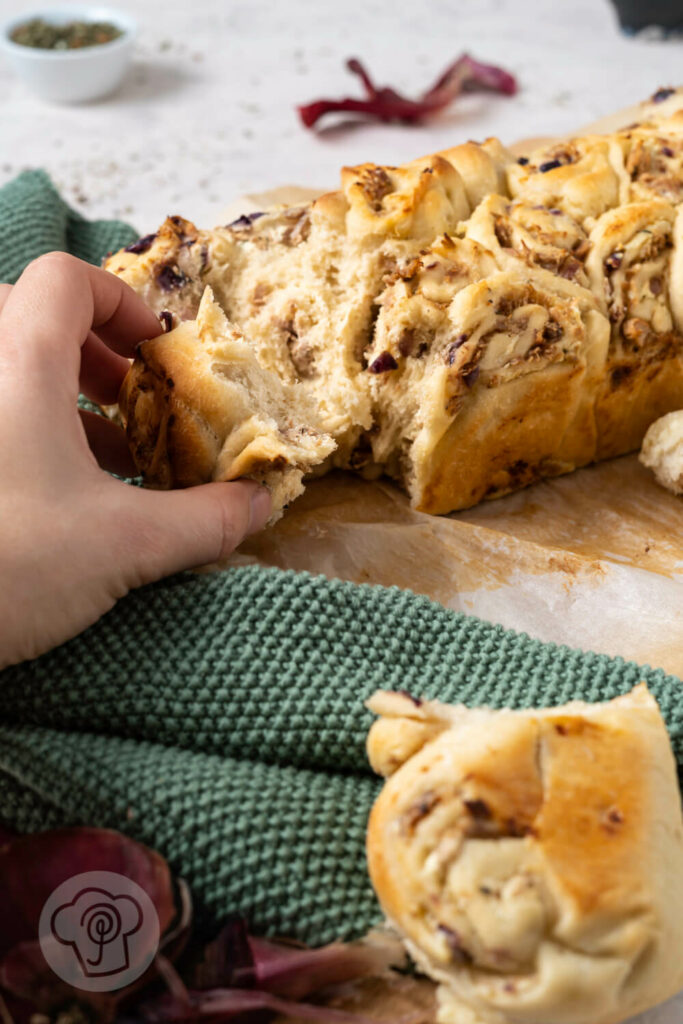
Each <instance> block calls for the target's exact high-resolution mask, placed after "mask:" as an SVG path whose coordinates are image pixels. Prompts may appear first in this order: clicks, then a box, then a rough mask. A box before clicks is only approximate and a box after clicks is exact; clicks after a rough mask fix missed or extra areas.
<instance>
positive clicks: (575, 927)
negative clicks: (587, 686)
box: [367, 684, 683, 1024]
mask: <svg viewBox="0 0 683 1024" xmlns="http://www.w3.org/2000/svg"><path fill="white" fill-rule="evenodd" d="M368 707H369V708H370V710H371V711H374V712H375V713H376V714H378V715H380V716H381V717H380V718H379V720H378V721H377V722H375V724H374V725H373V726H372V728H371V730H370V734H369V737H368V752H369V756H370V760H371V763H372V765H373V767H374V768H375V769H376V770H377V771H378V772H380V773H381V774H383V775H386V776H388V780H387V782H386V783H385V785H384V788H383V790H382V792H381V793H380V796H379V797H378V799H377V801H376V803H375V805H374V807H373V810H372V813H371V816H370V821H369V826H368V836H367V850H368V864H369V870H370V877H371V880H372V883H373V885H374V888H375V891H376V893H377V896H378V899H379V901H380V903H381V905H382V908H383V910H384V912H385V914H386V915H387V917H388V919H389V921H390V923H391V924H392V925H393V926H394V927H395V928H396V929H397V930H398V932H399V933H400V934H401V936H402V937H403V939H404V942H405V944H406V947H407V949H408V951H409V952H410V954H411V955H412V956H413V958H414V959H415V960H416V962H417V964H418V966H419V967H420V968H421V969H422V970H423V971H424V972H425V973H427V974H428V975H430V976H431V977H432V978H434V980H436V981H437V982H438V983H439V992H438V1002H439V1012H438V1018H437V1019H438V1021H439V1022H440V1024H464V1022H466V1024H617V1022H620V1021H623V1020H625V1019H626V1018H627V1017H630V1016H631V1015H632V1014H636V1013H640V1012H642V1011H644V1010H646V1009H648V1008H650V1007H652V1006H654V1005H656V1004H657V1003H660V1002H662V1001H664V1000H665V999H667V998H668V997H669V996H672V995H674V994H675V993H676V992H677V991H678V990H679V989H680V988H681V987H682V986H683V958H681V956H680V950H681V947H682V944H683V819H682V817H681V797H680V792H679V789H678V783H677V777H676V763H675V760H674V757H673V753H672V750H671V745H670V742H669V738H668V735H667V731H666V727H665V725H664V721H663V719H662V717H661V714H660V712H659V708H658V706H657V703H656V701H655V700H654V698H653V697H652V696H651V695H650V693H649V692H648V690H647V688H646V686H645V685H644V684H641V685H639V686H637V687H636V688H635V689H634V690H633V691H632V692H631V693H630V694H627V695H625V696H623V697H619V698H617V699H615V700H612V701H609V702H608V703H604V704H585V703H583V702H580V701H575V702H572V703H570V704H567V705H564V706H562V707H556V708H548V709H545V710H534V709H531V710H524V711H510V710H507V709H504V710H500V711H492V710H489V709H486V708H480V709H472V710H469V709H467V708H465V707H462V706H460V707H453V706H449V705H445V704H440V703H438V702H435V701H421V700H419V699H416V698H411V697H408V696H406V695H402V694H398V693H383V692H380V693H376V694H375V695H374V697H373V698H372V699H371V700H370V701H369V702H368Z"/></svg>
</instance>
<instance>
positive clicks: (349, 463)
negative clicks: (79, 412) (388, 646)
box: [106, 97, 683, 513]
mask: <svg viewBox="0 0 683 1024" xmlns="http://www.w3.org/2000/svg"><path fill="white" fill-rule="evenodd" d="M676 102H677V103H681V102H683V98H682V97H677V99H676ZM655 106H656V105H655V104H651V105H650V106H649V107H647V108H643V109H644V112H645V114H646V116H647V118H648V120H647V121H644V122H643V123H642V124H640V125H637V126H631V128H629V129H623V130H621V131H618V132H615V133H614V134H612V135H608V136H599V135H587V136H585V137H581V138H576V139H572V140H570V141H568V142H566V143H562V144H556V145H554V146H551V147H545V148H541V149H539V150H538V151H537V152H535V153H532V154H530V156H529V157H528V158H521V159H519V160H516V159H515V158H514V157H513V156H512V155H511V154H510V153H508V152H507V151H506V150H505V149H504V148H503V147H502V146H501V144H500V143H499V142H497V140H493V139H489V140H487V141H486V142H485V143H483V144H482V145H478V144H476V143H466V144H465V145H463V146H456V147H454V148H453V149H449V150H445V151H443V152H441V153H437V154H433V155H432V156H426V157H422V158H420V159H418V160H415V161H412V162H410V163H408V164H405V165H404V166H401V167H389V166H384V167H383V166H378V165H376V164H370V163H366V164H362V165H359V166H357V167H347V168H344V170H343V171H342V181H341V186H342V187H341V189H340V190H339V191H338V192H331V193H328V194H326V195H324V196H321V197H320V198H318V199H316V200H315V201H314V202H312V203H306V204H302V205H299V206H293V207H285V208H282V209H278V210H273V211H266V212H260V211H256V212H254V213H252V214H249V215H245V216H243V217H240V218H239V219H238V220H237V221H235V222H234V223H233V224H231V225H227V226H225V227H219V228H215V229H213V230H211V231H199V230H198V229H196V228H195V227H194V226H193V225H190V224H188V222H186V221H183V220H182V219H181V218H170V219H169V220H168V221H167V222H166V223H165V224H164V225H163V227H162V228H161V229H160V231H159V232H158V234H157V235H156V236H154V237H152V236H150V237H148V238H146V239H143V240H141V242H140V243H138V244H137V245H134V246H132V247H129V250H128V251H124V252H122V253H117V254H115V255H114V256H112V257H111V258H110V259H109V260H108V261H107V264H106V266H107V268H108V269H110V270H112V271H113V272H114V273H117V274H119V275H120V276H122V277H123V278H124V279H125V280H126V281H128V283H129V284H131V285H132V286H133V287H134V288H135V289H136V291H138V292H139V293H140V294H141V295H143V297H144V298H145V299H146V301H147V302H148V303H150V305H151V306H152V308H153V309H155V310H156V311H157V312H159V313H161V312H162V311H170V312H171V313H174V314H177V315H178V316H179V317H180V318H188V317H193V316H194V315H195V314H196V311H197V308H198V305H199V301H200V298H201V295H202V293H203V291H204V288H205V287H206V286H207V285H208V286H210V287H211V288H212V289H213V292H214V294H215V298H216V301H217V302H218V304H219V305H220V307H221V308H222V309H223V310H224V312H225V313H226V315H227V316H228V318H229V319H230V321H231V322H232V323H234V324H235V325H236V327H237V328H239V330H240V331H242V332H243V334H244V337H245V339H246V341H247V343H248V344H249V345H251V346H252V348H253V350H254V353H255V356H256V358H257V360H258V361H259V363H260V365H261V366H263V367H264V368H265V369H267V370H270V371H272V372H273V373H275V374H277V376H278V377H279V378H280V380H281V381H282V382H283V383H285V384H287V385H293V384H295V383H296V384H297V386H298V388H299V393H300V394H302V395H305V396H306V397H307V399H308V401H309V404H310V405H311V406H312V407H314V408H315V410H316V413H317V416H318V419H317V421H316V422H315V424H313V426H314V429H315V430H322V431H323V432H324V433H326V434H328V435H329V436H330V437H331V438H332V439H333V441H334V443H335V445H336V447H335V450H334V452H333V454H332V455H331V456H330V457H329V458H328V459H327V461H326V462H325V464H324V465H325V466H326V467H327V466H338V467H342V468H347V469H352V470H355V471H357V472H361V473H363V474H364V475H366V476H377V475H379V474H381V473H386V474H388V475H390V476H392V477H393V478H394V479H395V480H397V481H398V482H399V483H400V484H401V485H402V486H403V487H404V488H405V489H406V490H407V492H408V493H409V495H410V497H411V500H412V503H413V505H414V506H415V507H416V508H418V509H420V510H422V511H425V512H431V513H447V512H451V511H455V510H457V509H461V508H466V507H468V506H471V505H473V504H476V503H477V502H478V501H480V500H482V499H483V498H494V497H497V496H499V495H502V494H506V493H508V492H509V491H511V490H515V489H517V488H519V487H523V486H525V485H527V484H529V483H532V482H533V481H535V480H538V479H541V478H543V477H548V476H553V475H557V474H559V473H566V472H570V471H571V470H573V469H575V468H576V467H578V466H583V465H586V464H587V463H589V462H592V461H594V460H596V459H601V458H608V457H612V456H615V455H620V454H624V453H626V452H628V451H632V450H634V449H636V448H638V447H639V445H640V443H641V441H642V438H643V436H644V434H645V431H646V430H647V428H648V426H649V425H650V424H651V423H652V422H653V421H654V420H655V419H657V418H658V417H660V416H662V415H664V414H665V413H667V412H670V411H672V410H674V409H677V408H679V407H681V406H682V405H683V335H682V333H681V332H682V330H683V237H682V234H683V220H682V219H681V218H682V217H683V214H682V213H681V209H682V208H683V204H681V206H679V200H680V199H681V195H683V191H682V192H681V195H679V192H678V183H680V186H681V190H683V114H681V113H680V112H679V113H677V108H676V107H674V106H673V103H670V102H668V100H667V103H666V109H665V111H664V112H665V114H666V116H665V117H662V118H659V119H657V112H656V110H655ZM163 351H164V353H168V352H170V348H169V347H168V345H166V346H165V347H164V349H163ZM134 372H135V371H134ZM195 372H197V373H200V372H203V371H200V367H199V365H198V364H197V365H196V366H195ZM161 379H163V378H162V375H160V376H159V380H161ZM202 380H203V378H202V377H201V376H198V377H197V378H196V379H195V382H194V385H193V387H192V388H191V389H189V390H188V393H187V395H186V396H185V399H184V400H185V401H186V404H187V406H188V408H189V407H190V406H191V405H192V404H193V403H197V402H199V401H200V400H201V391H202ZM176 387H178V385H176ZM136 430H137V427H136V426H135V422H133V423H132V425H130V424H129V434H130V439H131V444H132V445H133V447H134V448H137V450H138V452H139V453H142V452H143V451H149V447H148V446H145V445H142V446H141V445H140V444H139V443H138V441H139V439H138V438H137V437H136ZM205 454H206V452H205V450H204V449H202V451H201V452H198V453H197V459H198V460H199V461H201V459H203V458H204V457H205ZM139 457H140V458H141V457H142V456H141V454H139ZM177 457H178V456H177V454H173V453H168V461H169V463H171V464H172V463H173V462H174V460H176V459H177ZM184 458H185V459H187V460H190V461H191V459H192V454H191V449H190V447H189V445H186V446H185V449H184ZM202 465H203V463H202ZM143 468H144V467H143ZM171 469H172V467H171ZM147 475H148V476H150V475H153V474H150V472H147ZM202 475H205V471H204V468H203V469H202ZM181 476H182V478H183V479H188V477H187V474H186V472H185V469H183V473H182V474H179V473H177V472H175V471H174V470H173V469H172V471H171V473H170V474H169V475H168V476H167V479H168V480H169V481H174V482H175V483H178V482H179V481H180V479H181Z"/></svg>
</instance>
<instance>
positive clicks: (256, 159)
mask: <svg viewBox="0 0 683 1024" xmlns="http://www.w3.org/2000/svg"><path fill="white" fill-rule="evenodd" d="M115 2H116V3H118V5H119V7H121V8H124V9H125V10H127V11H128V12H129V13H130V14H132V15H133V16H134V17H135V18H137V20H138V23H139V40H138V44H137V50H136V57H135V61H134V64H133V66H132V68H131V71H130V73H129V75H128V78H127V80H126V82H125V84H124V86H123V87H122V88H121V89H120V90H119V92H118V93H116V94H115V95H113V96H111V97H110V98H108V99H106V100H103V101H99V102H96V103H91V104H83V105H80V106H73V107H60V106H53V105H49V104H46V103H44V102H42V101H40V100H38V99H34V98H33V97H32V96H31V95H30V94H29V93H28V92H27V91H26V90H25V88H24V86H23V85H22V84H21V83H20V82H19V81H17V80H16V79H15V78H14V76H13V75H12V73H11V71H10V69H9V67H8V66H7V65H5V64H2V65H0V126H1V127H0V183H2V182H3V181H5V180H7V179H9V178H11V177H13V176H14V175H15V174H16V173H17V172H18V171H20V170H21V169H22V168H24V167H35V166H42V167H45V168H47V170H48V171H49V172H50V174H51V175H52V177H53V179H54V181H55V183H56V184H57V186H58V187H59V188H60V190H61V191H62V192H63V194H64V195H65V197H66V198H67V199H68V200H69V201H70V202H71V203H72V204H73V205H75V206H76V208H77V209H79V210H81V211H82V212H83V213H84V214H85V215H86V216H116V217H122V218H124V219H126V220H128V221H129V222H131V223H132V224H133V225H134V226H135V227H137V228H138V229H139V230H140V231H141V232H146V231H149V230H152V229H153V228H155V227H157V225H158V224H159V223H160V221H161V220H162V219H163V218H164V217H165V216H166V215H167V214H171V213H180V214H182V215H183V216H185V217H188V218H189V219H191V220H194V221H196V222H197V223H198V224H199V225H201V226H206V227H208V226H211V225H212V224H214V223H216V220H217V218H218V217H219V214H220V211H221V210H222V208H223V207H224V206H225V205H226V204H227V203H228V202H229V201H230V200H231V199H233V198H234V197H235V196H236V195H241V194H243V193H245V192H259V191H263V190H266V189H269V188H272V187H274V186H277V185H280V184H283V183H287V184H299V185H305V186H311V187H314V188H329V187H335V186H336V183H337V181H338V173H339V167H340V166H341V165H342V164H344V163H346V164H349V163H358V162H361V161H364V160H374V161H377V162H387V163H397V162H400V161H402V160H406V159H410V158H412V157H415V156H418V155H420V154H422V153H427V152H432V151H434V150H436V149H440V148H444V147H446V146H450V145H454V144H456V143H458V142H461V141H464V140H466V139H468V138H475V139H481V138H484V137H486V136H487V135H498V136H499V137H500V138H501V139H502V140H503V141H504V142H510V141H513V140H514V139H518V138H520V137H525V136H530V135H531V136H534V135H544V134H561V133H564V132H570V131H573V130H575V129H576V128H578V127H580V126H581V125H582V124H586V123H588V122H590V121H593V120H594V119H596V118H598V117H600V116H602V115H604V114H607V113H609V112H610V111H612V110H615V109H617V108H619V107H623V106H626V105H629V104H631V103H634V102H636V101H638V100H640V99H643V98H645V97H646V96H648V95H650V94H651V93H652V92H653V91H654V90H655V89H656V88H657V87H658V86H659V85H666V84H671V83H675V82H676V83H677V82H680V80H681V78H682V77H683V72H682V71H681V57H682V56H683V42H681V41H680V40H671V41H661V40H659V41H657V40H653V39H648V38H642V37H639V38H627V37H625V36H624V35H622V34H621V33H620V32H619V30H618V27H617V22H616V17H615V14H614V11H613V9H612V8H611V6H610V5H609V4H608V3H607V0H574V2H572V3H568V2H563V0H450V2H447V0H422V2H421V3H420V4H414V5H407V4H406V5H400V4H396V3H389V2H387V0H384V2H380V0H345V2H344V3H343V4H338V3H337V4H333V3H331V2H330V0H287V3H283V2H280V3H278V2H277V0H229V2H225V0H197V2H195V3H191V4H176V3H172V2H171V3H169V2H168V0H145V2H144V4H141V3H135V2H132V0H115ZM45 6H49V3H48V4H44V7H45ZM35 8H36V4H35V2H34V0H12V2H10V0H0V16H1V17H2V19H3V20H4V19H8V18H10V17H12V16H15V15H16V14H17V13H22V12H24V11H25V12H27V13H29V12H31V11H33V10H35ZM463 50H467V51H469V52H470V53H472V54H473V55H474V56H476V57H478V58H479V59H481V60H484V61H487V62H491V63H499V64H501V65H503V66H505V67H507V68H509V69H510V70H511V71H513V72H514V73H515V75H517V76H518V79H519V83H520V91H519V94H518V95H517V96H515V97H514V98H511V99H510V98H505V97H499V96H493V95H483V94H478V95H469V96H466V97H463V98H462V99H461V101H456V103H455V104H454V105H453V106H452V107H451V108H450V109H449V110H448V111H446V112H445V113H443V114H442V115H440V116H438V117H436V118H434V119H433V120H432V121H430V122H429V123H428V124H426V125H424V126H420V127H412V128H411V127H404V126H400V125H374V124H368V123H365V124H356V125H354V126H352V127H346V128H339V127H334V126H332V127H329V128H327V129H324V130H323V131H321V132H311V131H308V130H306V129H305V128H303V127H302V125H301V124H300V122H299V119H298V116H297V114H296V110H295V108H296V105H297V104H299V103H303V102H307V101H310V100H312V99H316V98H319V97H320V96H322V95H328V96H333V97H335V96H339V95H343V94H345V93H348V92H351V93H352V94H358V91H357V83H356V80H355V79H354V78H353V76H351V75H350V74H349V73H348V72H347V71H346V70H345V67H344V61H345V59H346V58H347V57H349V56H352V55H355V56H358V57H360V58H362V59H363V60H365V61H366V62H367V65H368V67H369V68H370V70H371V72H372V73H373V74H374V76H375V77H376V79H377V80H378V81H380V82H381V83H383V84H391V85H394V86H395V87H396V88H400V89H404V90H405V91H406V92H407V93H409V94H411V93H412V94H417V93H419V92H420V91H422V90H423V89H424V88H426V87H427V86H429V85H430V84H431V83H432V81H433V80H434V79H435V78H436V76H437V75H438V74H439V73H440V72H441V71H442V70H443V68H444V67H446V65H447V64H449V63H450V62H451V61H452V60H453V59H454V58H455V57H456V56H458V55H459V54H460V53H461V52H462V51H463Z"/></svg>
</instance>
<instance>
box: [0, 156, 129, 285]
mask: <svg viewBox="0 0 683 1024" xmlns="http://www.w3.org/2000/svg"><path fill="white" fill-rule="evenodd" d="M135 238H137V233H136V232H135V231H134V229H133V228H131V227H130V226H129V225H128V224H123V223H122V222H121V221H120V220H86V219H85V217H82V216H81V214H80V213H77V211H76V210H72V209H71V207H70V206H67V204H66V203H65V202H64V200H63V199H62V198H61V196H60V195H59V193H58V192H57V190H56V189H55V187H54V185H53V184H52V182H51V181H50V179H49V178H48V176H47V174H46V173H45V171H23V172H22V173H21V174H20V175H19V176H18V177H17V178H15V179H14V181H10V182H9V184H7V185H5V186H4V188H0V239H2V241H1V242H0V281H8V282H9V283H10V284H14V282H15V281H16V279H17V278H18V277H19V275H20V274H21V272H22V270H23V269H24V267H25V266H26V264H27V263H30V262H31V260H35V259H37V258H38V256H42V255H43V253H46V252H52V251H53V250H55V249H63V250H64V252H70V253H73V255H74V256H78V258H79V259H81V260H87V261H88V263H100V262H101V260H102V258H103V256H105V255H106V253H107V252H109V251H110V250H111V251H112V252H115V251H116V249H120V248H121V247H122V246H124V245H129V244H130V243H131V242H132V241H134V240H135Z"/></svg>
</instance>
